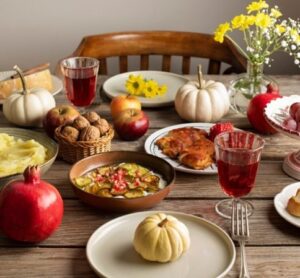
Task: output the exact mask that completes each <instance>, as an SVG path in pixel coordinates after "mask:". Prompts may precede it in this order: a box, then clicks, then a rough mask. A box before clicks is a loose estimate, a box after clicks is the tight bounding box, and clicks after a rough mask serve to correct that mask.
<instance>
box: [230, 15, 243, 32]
mask: <svg viewBox="0 0 300 278" xmlns="http://www.w3.org/2000/svg"><path fill="white" fill-rule="evenodd" d="M244 23H245V16H244V15H243V14H241V15H237V16H235V17H234V18H233V19H232V20H231V26H232V29H241V28H242V26H243V25H244Z"/></svg>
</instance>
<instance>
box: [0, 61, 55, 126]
mask: <svg viewBox="0 0 300 278" xmlns="http://www.w3.org/2000/svg"><path fill="white" fill-rule="evenodd" d="M14 70H15V71H16V72H17V73H18V74H19V76H20V78H21V82H22V86H23V91H21V92H15V93H12V94H11V95H10V96H9V97H8V98H7V99H5V101H4V103H3V114H4V116H5V117H6V119H7V120H8V121H9V122H11V123H14V124H16V125H19V126H41V125H42V120H43V118H44V116H45V115H46V114H47V112H48V111H49V110H50V109H51V108H53V107H55V99H54V97H53V95H52V94H51V93H50V92H49V91H47V90H45V89H32V90H30V91H29V90H27V88H26V83H25V80H24V76H23V74H22V71H21V70H20V69H19V67H18V66H14Z"/></svg>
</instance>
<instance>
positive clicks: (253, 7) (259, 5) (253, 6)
mask: <svg viewBox="0 0 300 278" xmlns="http://www.w3.org/2000/svg"><path fill="white" fill-rule="evenodd" d="M268 7H269V4H267V3H266V1H262V0H260V1H258V2H252V3H250V4H249V5H248V6H247V8H246V9H247V11H248V14H250V13H252V12H256V11H260V10H262V9H266V8H268Z"/></svg>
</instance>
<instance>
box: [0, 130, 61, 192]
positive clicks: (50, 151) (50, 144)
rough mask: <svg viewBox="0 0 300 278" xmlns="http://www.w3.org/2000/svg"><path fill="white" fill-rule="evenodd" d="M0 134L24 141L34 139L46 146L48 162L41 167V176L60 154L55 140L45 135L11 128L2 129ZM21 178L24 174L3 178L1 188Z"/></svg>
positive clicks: (0, 179) (0, 180) (0, 182)
mask: <svg viewBox="0 0 300 278" xmlns="http://www.w3.org/2000/svg"><path fill="white" fill-rule="evenodd" d="M0 133H6V134H8V135H11V136H14V137H15V138H20V139H22V140H30V139H34V140H35V141H37V142H39V143H40V144H42V145H43V146H44V147H45V148H46V149H47V160H46V161H45V162H44V163H43V164H42V165H40V167H41V174H44V173H46V172H47V171H48V170H49V169H50V167H51V165H52V164H53V162H54V161H55V159H56V156H57V153H58V145H57V144H56V142H55V141H54V140H52V139H51V138H49V137H48V136H47V135H46V134H45V133H42V132H38V131H33V130H29V129H22V128H10V127H5V128H0ZM20 178H22V174H15V175H9V176H5V177H1V178H0V188H1V187H2V186H3V185H5V184H6V183H8V182H9V181H11V180H14V179H20Z"/></svg>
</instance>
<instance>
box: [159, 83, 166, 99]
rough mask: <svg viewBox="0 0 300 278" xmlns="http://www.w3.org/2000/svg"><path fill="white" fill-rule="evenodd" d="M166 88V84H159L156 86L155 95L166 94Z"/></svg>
mask: <svg viewBox="0 0 300 278" xmlns="http://www.w3.org/2000/svg"><path fill="white" fill-rule="evenodd" d="M167 90H168V87H167V85H165V84H164V85H161V86H159V87H158V88H157V95H159V96H163V95H165V94H166V92H167Z"/></svg>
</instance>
